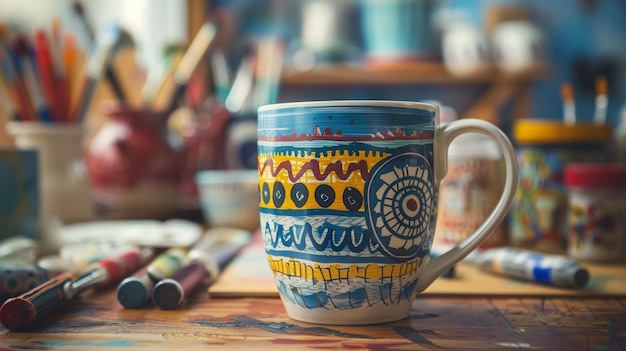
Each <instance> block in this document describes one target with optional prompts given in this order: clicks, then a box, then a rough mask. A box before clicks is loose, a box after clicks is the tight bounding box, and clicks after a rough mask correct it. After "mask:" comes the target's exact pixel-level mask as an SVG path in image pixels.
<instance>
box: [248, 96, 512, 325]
mask: <svg viewBox="0 0 626 351" xmlns="http://www.w3.org/2000/svg"><path fill="white" fill-rule="evenodd" d="M258 122H259V127H258V159H259V163H258V171H259V190H260V203H259V207H260V208H259V210H260V220H261V231H262V233H263V240H264V245H265V251H266V253H267V258H268V261H269V264H270V266H271V269H272V271H273V272H274V278H275V281H276V285H277V287H278V290H279V293H280V296H281V299H282V301H283V303H284V305H285V308H286V310H287V313H288V315H289V316H290V317H291V318H293V319H296V320H300V321H304V322H311V323H320V324H344V325H355V324H374V323H383V322H390V321H394V320H399V319H402V318H405V317H406V316H407V315H408V314H409V311H410V309H411V306H412V304H413V298H414V296H415V294H416V293H417V292H421V291H423V290H424V289H426V287H428V286H429V285H430V284H431V283H432V282H433V281H434V280H435V279H436V278H437V277H438V276H440V275H441V274H442V273H444V272H445V271H446V270H447V269H449V268H450V267H451V266H452V265H453V264H455V263H457V262H458V261H460V260H461V259H463V258H464V257H465V256H466V255H468V254H469V253H470V252H471V251H472V250H474V249H475V248H476V247H477V246H478V245H479V244H480V243H481V242H483V241H484V240H485V239H487V237H488V236H489V234H490V233H491V232H492V231H493V230H494V229H496V227H497V226H498V224H499V223H500V222H501V221H502V219H503V218H504V217H505V215H506V212H507V211H508V209H509V206H510V204H511V200H512V198H513V195H514V192H515V189H516V186H517V163H516V159H515V153H514V151H513V147H512V146H511V143H510V141H509V139H508V138H507V137H506V136H505V135H504V134H503V133H502V132H501V131H500V130H499V129H498V128H497V127H495V126H494V125H492V124H490V123H488V122H486V121H482V120H476V119H462V120H458V121H454V122H451V123H449V124H446V125H444V126H441V125H440V124H439V108H438V107H437V106H436V105H431V104H426V103H418V102H402V101H318V102H296V103H283V104H274V105H266V106H261V107H260V108H259V110H258ZM466 132H478V133H482V134H485V135H487V136H489V137H491V138H493V139H494V140H495V142H496V143H497V145H498V146H499V148H500V149H501V151H502V153H503V157H504V163H505V166H506V179H505V182H504V183H505V185H504V188H503V192H502V194H501V196H500V199H499V202H498V203H497V205H496V207H495V208H494V210H493V211H492V212H491V213H490V214H489V215H488V216H487V217H486V218H485V220H484V222H483V223H482V225H481V226H480V227H479V228H478V229H477V230H476V231H475V232H474V234H472V235H471V236H469V237H468V238H467V239H466V240H464V241H462V242H461V243H459V244H458V245H457V246H455V247H454V248H452V249H451V250H450V251H448V252H447V253H445V254H443V255H441V256H438V257H437V258H434V259H429V252H430V248H431V244H432V241H433V235H434V231H435V222H436V209H437V195H438V188H439V183H440V181H441V179H442V178H443V177H444V176H445V174H446V166H447V153H448V152H447V151H448V146H449V145H450V142H451V141H452V140H453V139H454V138H456V137H457V136H458V135H460V134H463V133H466Z"/></svg>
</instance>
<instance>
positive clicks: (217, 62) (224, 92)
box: [211, 48, 231, 104]
mask: <svg viewBox="0 0 626 351" xmlns="http://www.w3.org/2000/svg"><path fill="white" fill-rule="evenodd" d="M211 73H212V77H213V82H214V84H215V87H214V88H215V92H214V95H215V96H216V97H217V99H218V100H219V101H220V102H221V103H222V104H223V103H224V102H225V101H226V97H227V96H228V91H229V90H230V79H231V78H230V69H229V68H228V63H227V62H226V55H225V54H224V51H222V50H221V49H220V48H216V49H215V50H213V53H212V54H211Z"/></svg>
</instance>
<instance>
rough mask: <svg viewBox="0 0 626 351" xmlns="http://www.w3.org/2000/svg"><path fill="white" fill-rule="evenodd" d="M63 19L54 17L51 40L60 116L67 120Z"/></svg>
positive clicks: (51, 56)
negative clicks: (62, 42) (62, 35)
mask: <svg viewBox="0 0 626 351" xmlns="http://www.w3.org/2000/svg"><path fill="white" fill-rule="evenodd" d="M61 41H62V39H61V21H60V20H59V19H58V18H57V17H54V18H53V19H52V36H51V40H50V59H51V61H52V67H53V69H54V70H53V73H54V79H55V82H56V85H57V89H56V98H57V100H58V103H57V105H58V109H59V111H58V118H59V119H60V120H64V121H67V120H68V119H69V113H70V111H69V109H70V106H69V92H68V77H67V70H66V69H65V63H64V59H63V53H62V51H63V50H62V48H61V46H62V45H61Z"/></svg>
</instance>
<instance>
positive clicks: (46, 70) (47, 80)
mask: <svg viewBox="0 0 626 351" xmlns="http://www.w3.org/2000/svg"><path fill="white" fill-rule="evenodd" d="M34 46H35V62H36V64H37V73H38V75H39V83H40V84H41V88H42V92H43V96H44V99H45V100H46V103H47V104H48V106H49V108H50V112H51V113H52V116H53V118H54V120H55V121H60V120H61V119H62V118H63V114H62V111H61V108H60V106H61V105H60V103H61V102H60V101H59V100H58V94H57V92H56V91H57V89H58V88H59V87H58V85H57V81H56V77H55V76H54V73H53V67H52V59H51V57H50V47H49V45H48V38H47V36H46V33H45V32H44V31H43V30H37V31H35V43H34Z"/></svg>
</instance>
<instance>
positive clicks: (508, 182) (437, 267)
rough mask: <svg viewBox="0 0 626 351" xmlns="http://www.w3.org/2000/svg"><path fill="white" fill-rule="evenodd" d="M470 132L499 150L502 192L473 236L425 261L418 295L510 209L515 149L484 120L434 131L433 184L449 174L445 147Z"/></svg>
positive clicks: (514, 184) (515, 171)
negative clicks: (484, 136) (501, 163)
mask: <svg viewBox="0 0 626 351" xmlns="http://www.w3.org/2000/svg"><path fill="white" fill-rule="evenodd" d="M470 132H475V133H480V134H483V135H486V136H488V137H490V138H492V139H493V140H494V141H495V142H496V144H497V145H498V147H499V148H500V151H501V152H502V155H503V156H504V165H505V168H506V175H505V181H504V189H503V191H502V194H501V195H500V199H499V200H498V203H497V204H496V206H495V207H494V209H493V210H492V211H491V213H490V214H489V216H487V218H486V219H485V220H484V221H483V223H482V224H481V225H480V226H479V227H478V228H477V229H476V231H474V233H472V235H470V236H469V237H467V238H465V240H463V241H461V242H460V243H459V244H457V245H456V246H454V247H453V248H451V249H450V250H448V251H447V252H445V253H444V254H442V255H441V256H437V257H435V258H432V259H430V260H429V261H428V263H427V264H426V265H425V266H424V268H423V269H422V272H421V273H420V277H419V279H418V281H417V292H422V291H424V289H426V288H427V287H428V286H429V285H430V284H432V283H433V281H435V279H437V278H438V277H439V276H440V275H442V274H443V273H444V272H445V271H447V270H448V269H449V268H450V267H452V266H453V265H454V264H456V263H457V262H459V261H461V260H462V259H463V258H465V257H466V256H467V255H469V254H470V253H471V252H472V251H473V250H474V249H476V248H477V247H478V245H480V244H481V243H482V242H483V241H484V240H486V239H487V238H488V237H489V235H490V234H491V233H492V232H493V231H494V230H495V229H496V227H497V226H498V225H499V224H500V222H501V221H502V220H503V219H504V218H505V216H506V214H507V212H508V210H509V208H510V207H511V202H512V201H513V196H514V195H515V191H516V190H517V182H518V167H517V158H516V157H515V150H514V149H513V145H512V144H511V141H510V140H509V139H508V138H507V137H506V135H505V134H504V133H503V132H502V131H501V130H500V129H499V128H498V127H496V126H495V125H493V124H491V123H489V122H487V121H484V120H480V119H473V118H466V119H460V120H456V121H453V122H450V123H449V124H447V125H445V126H442V127H440V128H437V130H436V131H435V143H434V164H435V182H436V184H438V185H439V184H440V183H441V180H442V179H443V177H445V175H446V173H447V171H448V148H449V146H450V143H451V142H452V140H454V138H456V137H457V136H459V135H461V134H463V133H470Z"/></svg>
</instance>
